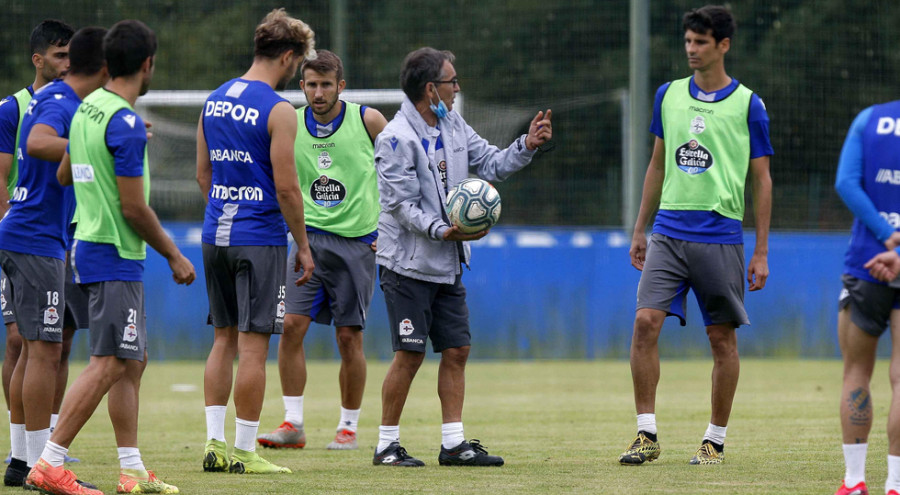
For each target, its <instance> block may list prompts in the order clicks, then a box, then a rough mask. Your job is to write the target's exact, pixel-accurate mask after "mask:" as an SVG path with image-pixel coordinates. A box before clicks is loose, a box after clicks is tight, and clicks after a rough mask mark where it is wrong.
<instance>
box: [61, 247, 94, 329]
mask: <svg viewBox="0 0 900 495" xmlns="http://www.w3.org/2000/svg"><path fill="white" fill-rule="evenodd" d="M72 278H73V277H72V264H71V263H66V289H65V291H66V311H65V314H64V315H63V328H74V329H75V330H78V329H80V328H88V327H89V326H90V325H89V324H90V321H91V315H90V313H89V311H88V298H89V297H90V296H89V294H88V290H87V287H85V286H82V285H79V284H76V283H75V282H73V281H72Z"/></svg>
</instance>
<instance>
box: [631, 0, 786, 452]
mask: <svg viewBox="0 0 900 495" xmlns="http://www.w3.org/2000/svg"><path fill="white" fill-rule="evenodd" d="M683 26H684V49H685V52H686V55H687V57H688V65H690V67H691V68H692V69H693V70H694V73H693V75H692V76H691V77H687V78H684V79H680V80H676V81H672V82H669V83H666V84H663V85H662V86H661V87H660V88H659V90H658V91H657V92H656V101H655V103H654V106H653V120H652V122H651V124H650V130H651V132H653V134H655V135H656V141H655V144H654V147H653V155H652V157H651V158H650V165H649V167H648V168H647V175H646V177H645V179H644V191H643V196H642V198H641V207H640V211H639V212H638V217H637V220H636V221H635V225H634V237H633V238H632V242H631V250H630V255H631V264H632V265H634V267H635V268H637V269H638V270H642V273H641V281H640V284H639V285H638V293H637V311H636V314H635V319H634V335H633V337H632V341H631V376H632V380H633V382H634V403H635V408H636V409H637V426H638V428H637V429H638V434H637V437H636V438H635V439H634V441H633V442H632V444H631V445H630V446H629V447H628V449H627V450H626V451H625V452H624V453H623V454H622V455H620V456H619V462H620V463H621V464H624V465H636V464H643V463H644V462H647V461H652V460H654V459H656V458H657V457H659V453H660V448H659V442H658V441H657V429H656V414H655V410H656V386H657V384H658V383H659V374H660V373H659V347H658V341H659V333H660V330H661V329H662V325H663V320H664V319H665V318H666V316H669V315H674V316H678V318H679V319H680V320H681V324H682V326H684V325H685V324H686V322H685V307H686V303H687V291H688V289H693V291H694V295H695V296H696V298H697V302H698V303H699V305H700V312H701V313H702V315H703V322H704V324H705V325H706V334H707V336H708V337H709V344H710V348H711V350H712V355H713V371H712V414H711V417H710V422H709V426H708V427H707V429H706V433H705V435H704V436H703V440H702V442H701V445H700V448H699V449H698V450H697V453H696V454H695V455H694V456H693V458H691V459H690V463H691V464H720V463H721V462H722V461H723V460H724V459H725V454H724V448H725V447H724V443H725V430H726V428H727V425H728V418H729V416H730V415H731V406H732V402H733V400H734V394H735V391H736V390H737V382H738V375H739V374H740V359H739V357H738V349H737V332H736V329H737V327H738V326H740V325H747V324H749V323H750V320H749V319H748V318H747V311H746V310H745V309H744V282H743V279H744V278H745V276H746V279H747V281H748V282H749V284H750V290H751V291H756V290H760V289H762V288H763V287H765V285H766V278H767V277H768V275H769V265H768V260H767V258H768V251H769V219H770V216H771V210H772V179H771V177H770V175H769V156H771V155H772V154H773V151H772V145H771V143H770V142H769V118H768V115H767V114H766V108H765V105H763V102H762V100H761V99H760V98H759V96H757V95H756V94H755V93H753V92H752V91H751V90H749V89H747V88H746V87H745V86H744V85H742V84H741V83H740V82H738V80H737V79H734V78H732V77H730V76H729V75H728V74H727V73H726V72H725V55H726V54H727V53H728V50H729V49H730V48H731V38H732V36H733V35H734V31H735V22H734V19H733V18H732V16H731V12H729V11H728V9H727V8H725V7H722V6H716V5H707V6H705V7H702V8H699V9H696V10H692V11H690V12H688V13H687V14H685V16H684V21H683ZM748 168H749V172H750V174H749V175H750V183H751V186H752V194H753V212H754V216H755V220H756V248H755V250H754V252H753V257H752V258H751V260H750V265H749V266H748V268H747V272H746V275H745V274H744V239H743V230H742V226H741V220H742V219H743V216H744V187H745V181H746V178H747V171H748ZM657 207H658V208H659V213H658V214H657V215H656V223H655V224H654V225H653V234H652V235H651V237H650V242H649V245H648V243H647V237H646V234H645V233H644V231H645V229H646V227H647V224H648V223H649V221H650V219H651V215H652V214H653V211H654V210H656V209H657Z"/></svg>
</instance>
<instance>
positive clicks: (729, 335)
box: [708, 329, 738, 359]
mask: <svg viewBox="0 0 900 495" xmlns="http://www.w3.org/2000/svg"><path fill="white" fill-rule="evenodd" d="M708 335H709V348H710V350H711V351H712V354H713V357H716V358H721V359H727V358H733V357H736V356H737V353H738V350H737V339H736V338H735V335H734V330H733V329H732V330H730V331H720V332H708Z"/></svg>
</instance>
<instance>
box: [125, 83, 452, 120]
mask: <svg viewBox="0 0 900 495" xmlns="http://www.w3.org/2000/svg"><path fill="white" fill-rule="evenodd" d="M210 93H211V91H202V90H153V91H148V92H147V94H146V95H144V96H142V97H140V98H138V100H137V103H136V105H135V106H136V107H137V108H138V109H140V108H141V107H160V106H164V107H197V108H198V109H199V108H200V107H202V106H203V103H204V102H206V99H207V98H209V95H210ZM279 94H280V95H281V96H283V97H284V98H286V99H287V100H288V101H290V102H291V105H294V106H296V107H300V106H303V105H306V96H305V95H304V94H303V91H299V90H290V91H281V92H280V93H279ZM341 99H342V100H345V101H350V102H353V103H358V104H360V105H370V106H373V107H374V106H377V105H400V103H401V102H402V101H403V91H402V90H399V89H345V90H344V91H343V92H341ZM463 100H464V99H463V95H462V93H457V94H456V100H455V101H454V103H453V109H454V110H456V111H457V112H458V113H460V114H462V113H463ZM385 117H387V118H388V119H389V120H390V117H391V116H390V115H385Z"/></svg>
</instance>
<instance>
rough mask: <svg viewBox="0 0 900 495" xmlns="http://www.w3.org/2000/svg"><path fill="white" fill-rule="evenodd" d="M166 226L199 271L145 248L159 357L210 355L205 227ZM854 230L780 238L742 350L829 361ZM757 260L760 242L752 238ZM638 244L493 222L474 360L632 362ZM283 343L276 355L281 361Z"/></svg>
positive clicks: (312, 335)
mask: <svg viewBox="0 0 900 495" xmlns="http://www.w3.org/2000/svg"><path fill="white" fill-rule="evenodd" d="M166 228H167V230H168V231H169V233H170V234H171V235H172V237H173V238H174V239H175V240H176V242H177V243H178V244H179V246H180V247H181V248H182V250H183V251H184V253H185V255H186V256H188V258H190V259H191V261H193V263H194V265H195V266H196V267H197V269H198V275H199V277H198V279H197V281H196V282H195V283H194V284H193V285H192V286H190V287H182V286H176V285H175V284H174V282H172V279H171V274H170V272H169V268H168V265H167V263H166V262H165V260H164V259H163V258H162V257H160V256H159V255H158V254H156V253H155V252H152V250H148V251H149V253H148V258H147V263H146V276H145V284H146V291H145V292H146V307H147V324H148V333H149V335H150V353H151V357H153V358H155V359H182V358H204V357H205V356H206V354H207V353H208V351H209V346H210V344H211V342H212V328H211V327H209V326H207V325H206V315H207V311H208V304H207V300H206V288H205V282H204V279H203V277H202V273H201V272H202V257H201V254H200V231H199V226H198V225H196V224H193V223H190V224H189V223H167V224H166ZM848 237H849V234H818V233H817V234H812V233H773V234H772V235H771V239H770V249H769V251H770V255H769V267H770V271H771V276H770V278H769V283H768V285H767V286H766V288H765V289H764V290H763V291H760V292H753V293H747V295H746V302H747V309H748V312H749V314H750V320H751V322H752V324H751V325H750V326H749V327H742V328H741V329H740V330H739V332H740V334H739V335H740V336H739V342H740V351H741V353H742V355H745V356H751V355H752V356H799V357H833V356H836V355H837V352H838V348H837V338H836V334H835V328H836V327H835V326H836V321H837V297H838V293H839V291H840V287H841V285H840V273H841V264H842V260H843V252H844V249H845V247H846V243H847V239H848ZM746 242H747V244H746V247H747V249H748V253H747V254H748V257H747V258H748V260H749V255H750V254H751V252H752V249H753V246H754V243H755V239H754V236H753V234H752V233H747V235H746ZM629 244H630V239H629V238H628V237H627V236H626V235H625V234H624V233H622V232H621V231H615V230H585V229H560V228H557V229H541V228H495V229H494V230H493V231H492V232H491V234H490V235H489V236H488V237H486V238H485V239H483V240H481V241H480V242H478V243H475V244H474V245H473V247H472V253H473V256H472V258H473V260H472V266H471V271H466V272H465V274H464V275H463V281H464V283H465V285H466V287H467V289H468V301H469V308H470V312H471V327H472V337H473V346H472V354H473V357H476V358H509V359H516V358H572V359H594V358H627V357H628V347H629V345H630V340H631V329H632V324H633V318H634V306H635V294H636V290H637V284H638V280H639V277H640V274H639V272H638V271H637V270H635V269H634V268H632V267H631V265H630V264H629V261H628V248H629ZM688 306H689V311H688V325H687V326H686V327H681V326H680V325H679V324H678V322H677V320H676V319H674V318H669V319H668V320H667V322H666V325H665V327H664V329H663V334H662V337H661V352H662V354H663V355H664V356H668V357H683V356H686V357H691V356H703V355H707V354H708V352H709V351H708V342H707V340H706V335H705V332H704V331H703V324H702V320H701V318H700V315H699V312H698V311H697V309H696V303H695V302H694V300H693V299H691V301H690V303H689V305H688ZM76 338H77V340H76V344H75V346H74V349H75V353H74V355H75V357H79V358H84V357H86V356H87V332H86V331H83V332H79V336H78V337H76ZM276 346H277V339H273V340H272V346H271V349H270V357H272V358H274V357H275V349H276ZM365 347H366V354H367V355H368V356H369V358H370V359H372V358H378V359H389V358H390V356H391V344H390V337H389V335H388V330H387V313H386V310H385V306H384V299H383V297H382V294H381V289H380V288H376V290H375V298H374V300H373V302H372V309H371V312H370V317H369V324H368V328H367V329H366V339H365ZM306 348H307V354H308V356H309V357H311V358H329V357H332V356H337V348H336V346H335V344H334V334H333V330H332V329H330V328H328V327H325V326H319V325H314V327H313V328H312V329H311V330H310V332H309V334H308V335H307V343H306Z"/></svg>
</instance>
